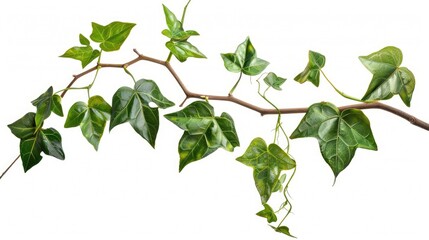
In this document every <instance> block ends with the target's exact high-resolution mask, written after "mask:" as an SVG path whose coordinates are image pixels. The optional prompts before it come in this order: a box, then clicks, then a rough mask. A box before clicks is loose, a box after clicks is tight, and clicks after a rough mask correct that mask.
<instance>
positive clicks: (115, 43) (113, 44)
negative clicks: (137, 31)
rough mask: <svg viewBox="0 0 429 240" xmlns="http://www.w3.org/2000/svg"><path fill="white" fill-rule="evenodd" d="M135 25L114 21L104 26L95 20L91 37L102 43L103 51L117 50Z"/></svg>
mask: <svg viewBox="0 0 429 240" xmlns="http://www.w3.org/2000/svg"><path fill="white" fill-rule="evenodd" d="M135 25H136V24H134V23H126V22H112V23H110V24H108V25H106V26H103V25H100V24H97V23H94V22H93V23H92V33H91V36H90V38H91V39H92V40H93V41H94V42H97V43H100V48H101V49H102V50H103V51H106V52H110V51H116V50H119V49H120V48H121V46H122V44H123V43H124V42H125V40H126V39H127V37H128V35H129V34H130V32H131V30H132V28H133V27H134V26H135Z"/></svg>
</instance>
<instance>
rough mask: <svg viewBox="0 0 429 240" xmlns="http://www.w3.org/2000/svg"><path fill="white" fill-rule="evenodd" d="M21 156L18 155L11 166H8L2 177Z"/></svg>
mask: <svg viewBox="0 0 429 240" xmlns="http://www.w3.org/2000/svg"><path fill="white" fill-rule="evenodd" d="M19 157H21V155H18V157H16V158H15V160H13V162H12V163H11V164H10V165H9V167H7V168H6V170H4V172H3V173H2V174H1V176H0V179H1V178H2V177H3V176H4V175H5V174H6V173H7V171H9V169H10V168H11V167H12V166H13V164H15V162H16V161H18V159H19Z"/></svg>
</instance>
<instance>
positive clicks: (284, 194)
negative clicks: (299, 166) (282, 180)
mask: <svg viewBox="0 0 429 240" xmlns="http://www.w3.org/2000/svg"><path fill="white" fill-rule="evenodd" d="M295 172H296V166H295V168H294V169H293V172H292V175H291V176H290V178H289V180H288V182H287V183H286V186H285V187H284V189H283V196H284V197H285V199H286V202H287V203H289V209H288V211H287V213H286V215H285V216H284V217H283V219H282V220H281V221H280V223H279V225H278V226H277V228H279V227H280V226H281V225H282V224H283V222H284V221H285V219H286V218H287V216H289V214H290V213H291V212H292V204H291V203H290V201H289V199H288V197H287V190H288V188H289V184H290V182H291V180H292V179H293V177H294V176H295ZM287 203H286V204H285V206H284V207H286V205H287Z"/></svg>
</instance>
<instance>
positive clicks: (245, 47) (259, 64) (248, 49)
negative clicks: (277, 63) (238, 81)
mask: <svg viewBox="0 0 429 240" xmlns="http://www.w3.org/2000/svg"><path fill="white" fill-rule="evenodd" d="M221 57H222V59H223V61H224V65H225V68H226V69H227V70H228V71H230V72H240V71H241V72H243V73H244V74H246V75H249V76H255V75H258V74H260V73H261V72H262V71H264V69H265V68H266V67H267V66H268V64H269V62H267V61H265V60H263V59H260V58H258V57H257V54H256V49H255V48H254V47H253V45H252V42H251V41H250V39H249V37H247V38H246V40H245V41H244V42H242V43H241V44H240V45H238V47H237V49H236V51H235V53H224V54H221Z"/></svg>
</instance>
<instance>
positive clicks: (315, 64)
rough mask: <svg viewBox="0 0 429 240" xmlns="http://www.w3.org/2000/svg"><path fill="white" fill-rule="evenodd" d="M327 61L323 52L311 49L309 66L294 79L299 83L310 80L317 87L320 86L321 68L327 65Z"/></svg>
mask: <svg viewBox="0 0 429 240" xmlns="http://www.w3.org/2000/svg"><path fill="white" fill-rule="evenodd" d="M325 61H326V59H325V56H323V55H322V54H320V53H317V52H313V51H309V52H308V64H307V66H306V67H305V69H304V71H302V72H301V73H300V74H298V75H297V76H296V77H295V78H294V80H295V81H297V82H299V83H305V82H307V81H310V82H311V83H313V84H314V85H315V86H316V87H318V86H319V82H320V70H321V69H322V68H323V67H324V66H325Z"/></svg>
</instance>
